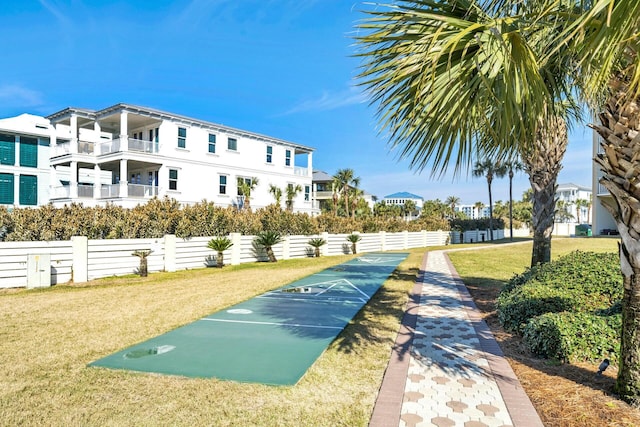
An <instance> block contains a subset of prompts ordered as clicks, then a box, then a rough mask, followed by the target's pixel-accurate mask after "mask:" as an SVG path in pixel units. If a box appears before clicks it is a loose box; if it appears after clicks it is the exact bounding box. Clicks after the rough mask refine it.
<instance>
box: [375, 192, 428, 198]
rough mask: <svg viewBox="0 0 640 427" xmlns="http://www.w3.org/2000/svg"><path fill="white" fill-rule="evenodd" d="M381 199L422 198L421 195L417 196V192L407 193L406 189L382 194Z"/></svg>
mask: <svg viewBox="0 0 640 427" xmlns="http://www.w3.org/2000/svg"><path fill="white" fill-rule="evenodd" d="M383 199H418V200H424V198H423V197H422V196H418V195H417V194H413V193H408V192H406V191H401V192H399V193H393V194H389V195H388V196H384V197H383Z"/></svg>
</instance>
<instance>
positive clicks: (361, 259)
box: [357, 257, 404, 264]
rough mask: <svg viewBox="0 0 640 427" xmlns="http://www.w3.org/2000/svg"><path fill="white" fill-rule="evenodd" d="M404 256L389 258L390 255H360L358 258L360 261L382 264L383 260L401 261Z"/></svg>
mask: <svg viewBox="0 0 640 427" xmlns="http://www.w3.org/2000/svg"><path fill="white" fill-rule="evenodd" d="M402 259H404V258H389V257H371V258H368V257H360V258H357V260H358V261H362V262H366V263H367V264H382V263H383V262H392V261H393V262H396V261H400V260H402Z"/></svg>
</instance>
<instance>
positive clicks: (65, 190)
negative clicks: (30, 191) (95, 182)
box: [51, 185, 71, 199]
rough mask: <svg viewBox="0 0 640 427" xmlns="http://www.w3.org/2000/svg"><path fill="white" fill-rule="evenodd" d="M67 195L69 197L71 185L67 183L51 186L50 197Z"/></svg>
mask: <svg viewBox="0 0 640 427" xmlns="http://www.w3.org/2000/svg"><path fill="white" fill-rule="evenodd" d="M69 197H71V187H70V186H69V185H63V186H60V187H53V188H52V189H51V198H52V199H68V198H69Z"/></svg>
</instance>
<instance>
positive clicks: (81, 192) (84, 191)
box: [78, 184, 93, 199]
mask: <svg viewBox="0 0 640 427" xmlns="http://www.w3.org/2000/svg"><path fill="white" fill-rule="evenodd" d="M78 197H82V198H90V199H93V184H78Z"/></svg>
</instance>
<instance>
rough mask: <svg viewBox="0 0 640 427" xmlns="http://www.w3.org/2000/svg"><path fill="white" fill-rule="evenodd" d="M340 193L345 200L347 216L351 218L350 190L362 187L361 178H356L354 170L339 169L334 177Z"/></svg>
mask: <svg viewBox="0 0 640 427" xmlns="http://www.w3.org/2000/svg"><path fill="white" fill-rule="evenodd" d="M333 178H334V180H335V181H336V183H337V189H338V192H339V193H342V197H343V199H344V210H345V212H346V216H347V217H348V216H349V189H350V188H357V187H358V186H359V185H360V178H359V177H356V176H355V173H354V171H353V169H339V170H338V172H336V174H335V175H334V177H333Z"/></svg>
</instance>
